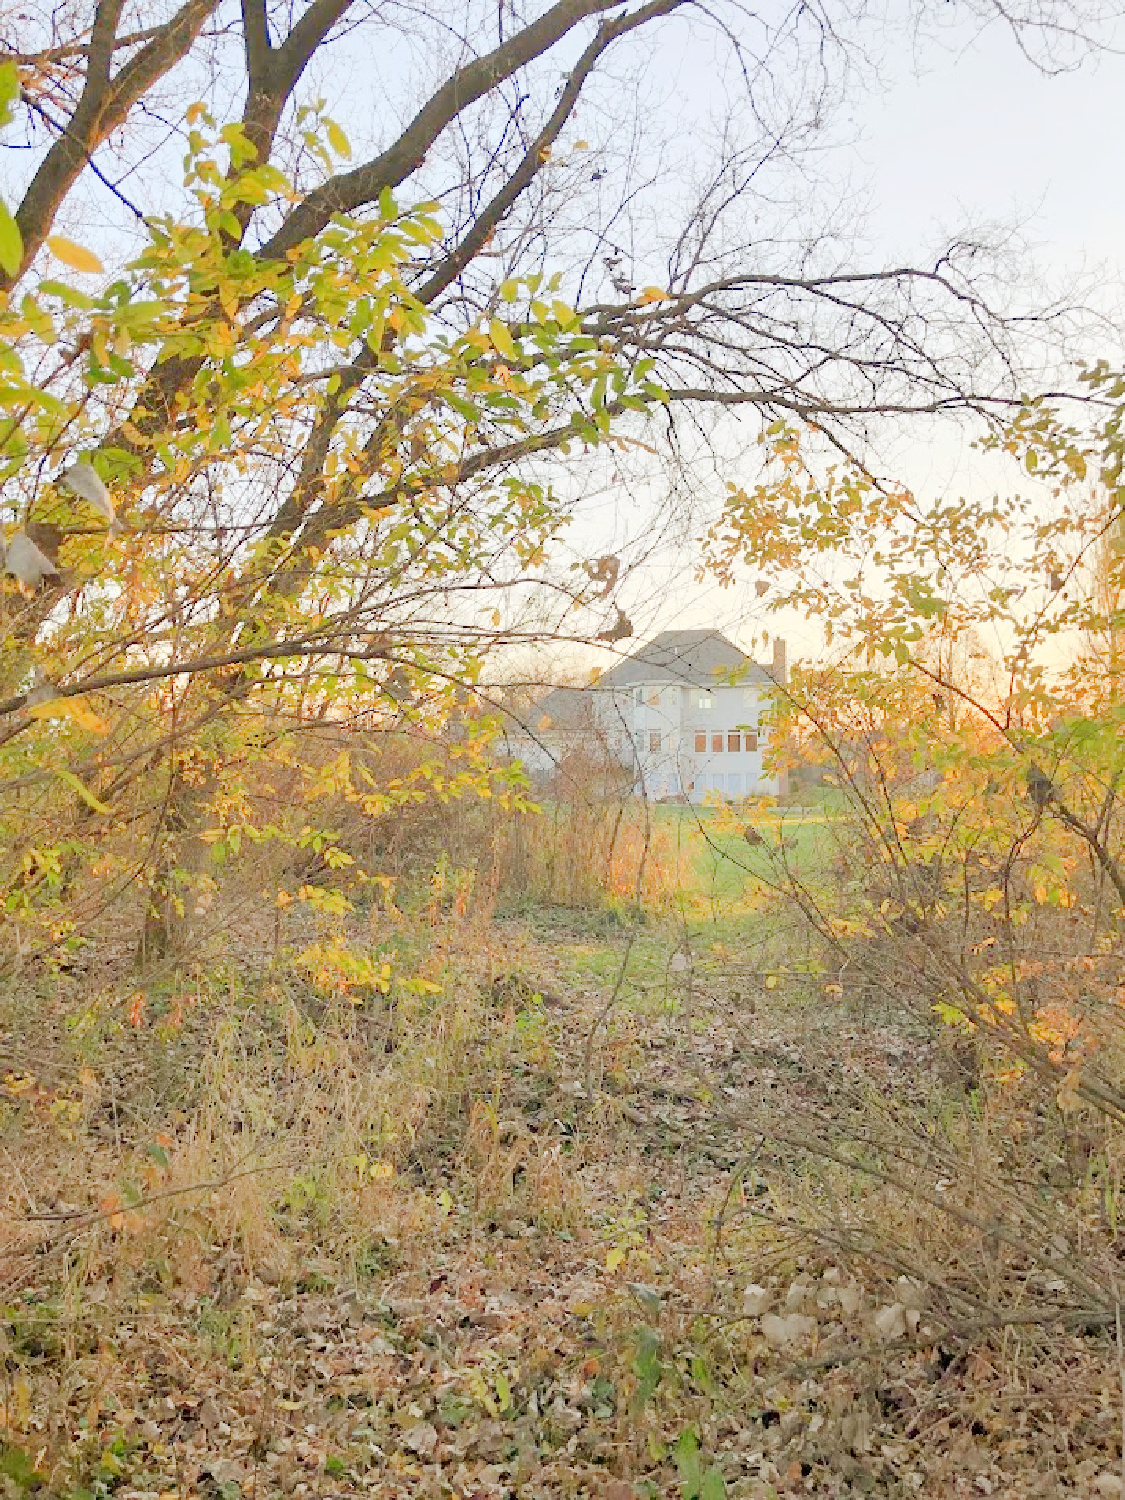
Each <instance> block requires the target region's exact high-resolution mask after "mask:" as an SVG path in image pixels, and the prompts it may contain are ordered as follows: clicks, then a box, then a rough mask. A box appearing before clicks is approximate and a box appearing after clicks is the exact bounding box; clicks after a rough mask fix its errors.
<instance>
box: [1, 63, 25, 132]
mask: <svg viewBox="0 0 1125 1500" xmlns="http://www.w3.org/2000/svg"><path fill="white" fill-rule="evenodd" d="M19 97H20V75H19V69H18V68H17V67H16V65H15V63H14V62H6V63H3V64H0V125H10V124H11V121H12V114H13V112H14V110H15V106H16V104H17V103H18V102H19Z"/></svg>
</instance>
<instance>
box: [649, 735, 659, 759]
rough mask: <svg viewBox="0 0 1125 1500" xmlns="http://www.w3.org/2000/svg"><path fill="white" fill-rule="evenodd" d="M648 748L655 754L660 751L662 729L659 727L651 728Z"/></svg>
mask: <svg viewBox="0 0 1125 1500" xmlns="http://www.w3.org/2000/svg"><path fill="white" fill-rule="evenodd" d="M648 748H649V750H650V751H651V752H652V754H653V755H658V754H659V753H660V731H659V730H658V729H650V730H649V736H648Z"/></svg>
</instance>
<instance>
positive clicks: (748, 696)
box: [742, 687, 758, 708]
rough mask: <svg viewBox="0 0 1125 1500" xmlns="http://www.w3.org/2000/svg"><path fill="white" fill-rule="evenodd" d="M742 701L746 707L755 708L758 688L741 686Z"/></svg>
mask: <svg viewBox="0 0 1125 1500" xmlns="http://www.w3.org/2000/svg"><path fill="white" fill-rule="evenodd" d="M742 701H743V703H745V705H746V707H747V708H757V706H758V689H757V688H755V687H748V688H743V689H742Z"/></svg>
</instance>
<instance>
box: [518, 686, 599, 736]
mask: <svg viewBox="0 0 1125 1500" xmlns="http://www.w3.org/2000/svg"><path fill="white" fill-rule="evenodd" d="M593 715H594V706H593V704H592V702H591V701H590V694H589V691H588V690H587V689H586V688H573V687H559V688H552V690H551V691H550V692H549V693H548V694H547V696H546V697H545V698H540V699H539V702H538V703H536V705H535V707H534V708H533V709H532V710H531V711H530V712H529V713H528V715H527V722H528V724H529V725H530V727H531V728H532V729H537V728H543V729H545V728H548V727H550V728H552V729H589V728H590V727H591V724H592V723H593Z"/></svg>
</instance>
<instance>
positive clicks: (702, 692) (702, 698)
mask: <svg viewBox="0 0 1125 1500" xmlns="http://www.w3.org/2000/svg"><path fill="white" fill-rule="evenodd" d="M714 705H715V700H714V699H713V698H712V697H711V694H710V693H709V692H707V690H706V689H705V688H700V689H699V690H698V692H697V693H696V695H695V706H696V708H713V707H714Z"/></svg>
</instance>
